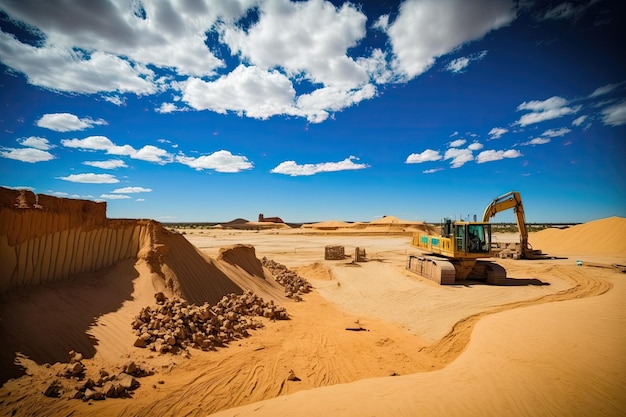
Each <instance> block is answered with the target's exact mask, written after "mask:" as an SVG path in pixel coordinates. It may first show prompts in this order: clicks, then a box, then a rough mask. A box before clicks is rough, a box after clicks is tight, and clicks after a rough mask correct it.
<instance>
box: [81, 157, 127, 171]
mask: <svg viewBox="0 0 626 417" xmlns="http://www.w3.org/2000/svg"><path fill="white" fill-rule="evenodd" d="M83 165H88V166H92V167H96V168H100V169H116V168H126V167H127V165H126V163H125V162H124V161H122V160H121V159H109V160H107V161H85V162H83Z"/></svg>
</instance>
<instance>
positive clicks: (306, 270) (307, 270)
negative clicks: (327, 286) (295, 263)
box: [294, 262, 334, 281]
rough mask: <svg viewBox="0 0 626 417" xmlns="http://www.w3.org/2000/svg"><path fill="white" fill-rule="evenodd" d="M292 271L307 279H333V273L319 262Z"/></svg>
mask: <svg viewBox="0 0 626 417" xmlns="http://www.w3.org/2000/svg"><path fill="white" fill-rule="evenodd" d="M294 271H296V272H297V273H298V275H301V276H303V277H305V278H307V279H320V280H325V281H329V280H332V279H334V276H333V273H332V271H331V270H330V269H328V268H327V267H326V266H325V265H324V264H322V263H321V262H314V263H312V264H310V265H304V266H299V267H296V268H294Z"/></svg>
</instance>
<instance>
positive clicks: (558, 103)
mask: <svg viewBox="0 0 626 417" xmlns="http://www.w3.org/2000/svg"><path fill="white" fill-rule="evenodd" d="M568 104H569V102H568V101H567V100H565V99H564V98H562V97H557V96H554V97H550V98H549V99H546V100H543V101H541V100H532V101H525V102H523V103H522V104H520V105H519V106H518V107H517V110H518V111H522V110H528V111H530V113H527V114H524V115H523V116H522V117H520V119H519V120H518V121H516V122H515V123H514V124H515V125H520V126H527V125H530V124H534V123H540V122H544V121H546V120H552V119H556V118H559V117H562V116H566V115H569V114H574V113H576V112H578V111H579V110H580V108H581V107H580V106H574V107H569V106H568Z"/></svg>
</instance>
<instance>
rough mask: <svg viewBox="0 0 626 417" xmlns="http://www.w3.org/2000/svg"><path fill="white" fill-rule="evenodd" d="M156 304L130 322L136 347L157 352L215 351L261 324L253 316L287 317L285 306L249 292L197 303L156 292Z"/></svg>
mask: <svg viewBox="0 0 626 417" xmlns="http://www.w3.org/2000/svg"><path fill="white" fill-rule="evenodd" d="M155 298H156V300H157V306H156V307H144V308H143V309H142V310H141V312H140V313H139V315H137V317H135V320H134V321H133V323H132V326H133V329H135V333H136V334H137V336H138V337H137V340H136V341H135V346H137V347H141V348H145V347H148V348H149V349H151V350H153V351H155V352H159V353H167V352H171V353H177V352H179V351H181V350H184V349H186V348H188V347H192V348H196V349H202V350H214V349H215V348H216V347H221V346H224V345H226V344H228V343H229V342H232V341H234V340H236V339H241V338H244V337H247V336H249V333H248V330H254V329H257V328H260V327H263V323H262V322H260V321H258V320H256V319H255V317H259V316H261V317H265V318H268V319H271V320H288V319H289V315H288V314H287V311H286V310H285V308H284V307H282V306H278V305H275V304H274V302H273V301H270V302H265V301H264V300H263V299H262V298H261V297H259V296H258V295H256V294H254V293H253V292H252V291H246V292H245V293H244V294H242V295H237V294H228V295H225V296H224V297H223V298H222V299H221V300H220V301H219V302H218V303H217V304H216V305H214V306H211V305H209V304H207V303H205V304H203V305H201V306H198V305H195V304H189V303H187V302H186V301H185V300H181V299H178V298H175V299H173V300H170V299H168V298H167V297H165V295H164V294H163V293H158V294H156V295H155Z"/></svg>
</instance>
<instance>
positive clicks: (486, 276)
mask: <svg viewBox="0 0 626 417" xmlns="http://www.w3.org/2000/svg"><path fill="white" fill-rule="evenodd" d="M468 278H470V279H480V280H485V281H486V282H487V284H494V285H502V284H505V283H506V269H504V268H503V267H501V266H500V265H498V264H497V263H495V262H490V261H477V262H476V265H475V266H474V269H473V270H472V273H471V274H470V276H469V277H468Z"/></svg>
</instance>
